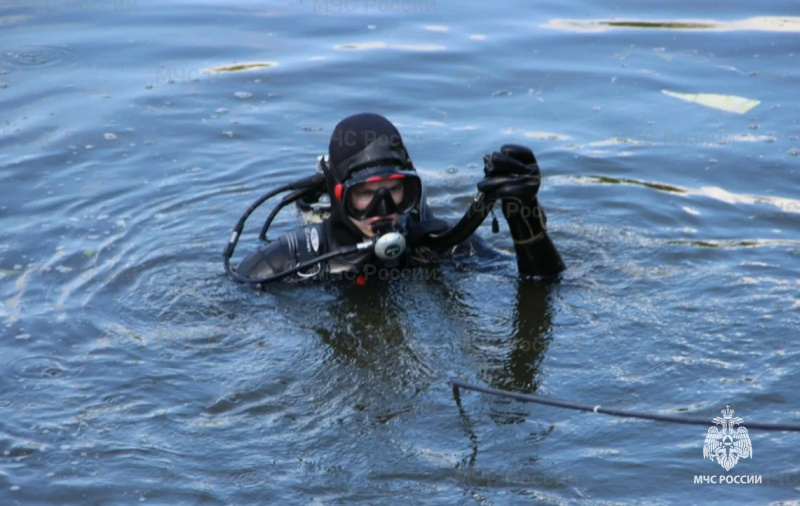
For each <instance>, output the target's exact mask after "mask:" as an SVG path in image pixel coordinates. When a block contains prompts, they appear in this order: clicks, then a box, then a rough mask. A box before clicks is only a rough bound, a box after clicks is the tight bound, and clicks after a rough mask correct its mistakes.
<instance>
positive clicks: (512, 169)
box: [478, 144, 566, 278]
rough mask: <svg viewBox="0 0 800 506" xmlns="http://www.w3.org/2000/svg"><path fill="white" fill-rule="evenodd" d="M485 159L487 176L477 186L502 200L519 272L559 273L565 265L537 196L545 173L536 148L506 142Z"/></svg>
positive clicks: (547, 274)
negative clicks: (535, 151) (540, 168)
mask: <svg viewBox="0 0 800 506" xmlns="http://www.w3.org/2000/svg"><path fill="white" fill-rule="evenodd" d="M483 160H484V173H485V174H486V177H485V178H484V180H483V181H481V182H480V183H478V190H480V191H482V192H484V193H485V194H486V196H487V198H489V199H491V200H492V201H494V200H497V199H499V200H501V201H502V204H503V216H505V218H506V221H507V222H508V228H509V229H510V230H511V237H512V238H513V239H514V251H515V252H516V254H517V266H518V268H519V272H520V273H521V274H523V275H527V276H538V277H549V278H552V277H555V276H557V275H558V274H559V273H560V272H561V271H563V270H564V269H566V265H564V261H563V260H562V259H561V255H559V253H558V250H557V249H556V247H555V245H554V244H553V241H552V240H551V239H550V237H548V235H547V227H546V223H547V217H546V216H545V214H544V210H543V209H542V206H540V205H539V200H538V199H537V198H536V194H537V193H538V192H539V185H540V184H541V182H542V177H541V173H540V172H539V165H538V164H537V163H536V158H535V157H534V156H533V152H532V151H531V150H530V149H528V148H526V147H524V146H517V145H513V144H506V145H505V146H503V147H501V148H500V152H499V153H498V152H494V153H492V154H491V156H490V155H486V156H485V157H484V159H483Z"/></svg>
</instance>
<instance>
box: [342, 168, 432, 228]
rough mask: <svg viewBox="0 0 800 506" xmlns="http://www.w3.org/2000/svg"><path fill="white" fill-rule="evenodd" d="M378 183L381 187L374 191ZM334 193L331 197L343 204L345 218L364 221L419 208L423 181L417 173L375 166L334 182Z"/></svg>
mask: <svg viewBox="0 0 800 506" xmlns="http://www.w3.org/2000/svg"><path fill="white" fill-rule="evenodd" d="M378 183H382V184H383V185H384V186H380V187H377V188H376V187H375V186H374V185H375V184H378ZM334 192H335V193H334V198H336V199H337V200H339V201H341V202H342V204H343V206H344V210H345V212H346V213H347V216H348V217H351V218H355V219H357V220H364V219H367V218H371V217H374V216H389V215H391V214H406V213H408V212H410V211H411V210H412V209H414V208H415V207H417V206H418V205H419V202H420V196H421V194H422V182H421V181H420V179H419V176H417V174H416V172H413V171H408V170H404V169H403V168H402V167H395V166H378V167H375V168H374V169H365V170H363V171H361V172H359V173H357V174H356V175H353V176H352V177H350V178H349V179H348V180H346V181H345V182H344V183H337V184H336V186H334Z"/></svg>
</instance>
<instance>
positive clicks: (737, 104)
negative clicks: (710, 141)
mask: <svg viewBox="0 0 800 506" xmlns="http://www.w3.org/2000/svg"><path fill="white" fill-rule="evenodd" d="M661 93H663V94H664V95H667V96H669V97H674V98H679V99H681V100H685V101H687V102H695V103H697V104H700V105H704V106H706V107H711V108H713V109H719V110H721V111H727V112H738V113H739V114H744V113H746V112H747V111H749V110H751V109H752V108H754V107H755V106H757V105H758V104H760V103H761V101H760V100H752V99H749V98H745V97H737V96H734V95H719V94H716V93H678V92H675V91H669V90H661Z"/></svg>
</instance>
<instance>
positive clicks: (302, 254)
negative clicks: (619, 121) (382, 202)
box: [237, 199, 565, 280]
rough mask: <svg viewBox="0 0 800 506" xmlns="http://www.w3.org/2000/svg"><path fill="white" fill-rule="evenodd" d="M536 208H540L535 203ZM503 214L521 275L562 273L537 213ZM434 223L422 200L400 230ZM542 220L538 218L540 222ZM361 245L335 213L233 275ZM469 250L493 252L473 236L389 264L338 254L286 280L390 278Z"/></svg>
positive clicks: (265, 272)
mask: <svg viewBox="0 0 800 506" xmlns="http://www.w3.org/2000/svg"><path fill="white" fill-rule="evenodd" d="M537 208H538V209H539V210H541V208H540V207H538V204H537ZM503 213H504V215H505V216H506V219H507V221H508V223H509V228H510V229H511V233H512V236H513V237H514V239H515V241H514V247H515V251H516V254H517V264H518V266H519V269H520V272H521V274H524V275H530V276H541V277H553V276H556V275H557V274H558V273H559V272H561V271H562V270H564V268H565V267H564V263H563V261H562V260H561V256H560V255H559V253H558V251H557V250H556V249H555V246H554V245H553V242H552V241H551V240H550V238H549V236H548V235H547V233H546V231H545V230H544V229H542V225H541V224H540V220H539V219H538V217H537V215H536V214H535V213H516V216H514V214H515V213H513V212H511V213H509V212H507V211H506V206H503ZM433 219H434V216H433V213H432V212H431V210H430V208H429V207H428V206H427V204H426V203H425V200H424V199H423V204H422V205H420V207H419V208H418V209H415V210H414V211H412V212H411V213H409V214H408V215H405V216H403V217H401V219H400V222H399V225H400V228H401V229H408V228H409V227H413V226H414V225H415V224H419V223H421V222H426V221H429V220H433ZM544 221H546V219H543V220H541V223H542V224H543V223H544ZM531 231H533V232H534V233H535V234H536V238H535V240H531V237H530V235H529V234H530V232H531ZM526 234H527V235H526ZM362 241H364V238H363V237H361V236H360V235H358V234H356V233H354V232H353V230H352V229H351V228H350V227H347V226H346V225H345V224H344V223H342V222H341V220H339V219H336V216H335V215H334V216H331V217H329V218H327V219H326V220H325V221H323V222H322V223H315V224H309V225H306V226H303V227H298V228H296V229H295V230H293V231H291V232H289V233H286V234H284V235H283V236H281V237H280V238H279V239H278V240H276V241H273V242H271V243H269V244H267V245H265V246H262V247H261V248H259V249H258V250H257V251H256V252H254V253H252V254H251V255H250V256H248V257H247V258H246V259H245V260H244V261H243V262H242V263H241V264H240V266H239V268H238V269H237V271H238V273H239V274H242V275H244V276H247V277H250V278H261V277H264V276H269V275H271V274H274V273H278V272H283V271H286V270H288V269H290V268H292V267H295V266H297V265H299V264H300V263H302V262H306V261H308V260H310V259H313V258H315V257H318V256H321V255H324V254H326V253H328V252H331V251H336V250H338V249H341V248H343V247H347V246H352V245H354V244H357V243H359V242H362ZM469 251H478V252H483V253H484V254H485V253H486V252H488V251H491V250H490V249H489V248H488V247H487V246H486V245H484V244H483V242H482V241H481V240H480V239H479V238H478V237H476V236H474V235H473V236H472V237H470V238H469V239H467V240H466V241H464V242H462V243H461V244H459V245H457V246H455V247H452V248H449V249H448V250H447V251H432V250H431V249H429V248H427V247H424V246H410V247H408V248H407V249H406V252H405V253H404V254H403V255H401V256H400V257H399V258H398V259H396V260H393V261H391V262H386V261H383V260H380V259H378V258H377V257H376V256H375V254H374V252H372V251H371V250H368V251H364V252H358V253H354V254H351V255H345V256H340V257H337V258H334V259H331V260H328V261H326V262H323V263H322V264H321V265H320V264H316V265H315V266H314V267H312V268H310V269H308V270H307V271H306V272H302V271H301V272H300V273H298V274H295V275H293V276H291V277H290V278H287V279H294V280H298V279H316V280H319V279H357V278H358V276H363V277H364V278H365V279H368V278H369V277H370V276H374V277H378V278H383V279H393V278H394V277H396V276H395V275H394V273H392V274H391V275H390V274H387V270H397V269H401V270H402V269H414V268H436V266H437V265H438V263H439V260H440V258H441V256H445V255H446V256H449V255H452V254H454V253H461V252H469Z"/></svg>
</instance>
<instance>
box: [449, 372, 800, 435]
mask: <svg viewBox="0 0 800 506" xmlns="http://www.w3.org/2000/svg"><path fill="white" fill-rule="evenodd" d="M450 384H451V385H452V386H453V394H454V395H455V397H456V399H457V400H458V399H459V394H458V389H459V388H463V389H464V390H474V391H476V392H481V393H484V394H489V395H497V396H500V397H508V398H509V399H515V400H518V401H522V402H535V403H537V404H546V405H548V406H556V407H559V408H566V409H575V410H578V411H591V412H592V413H597V414H603V415H611V416H620V417H623V418H642V419H644V420H655V421H658V422H672V423H685V424H690V425H706V426H707V425H708V424H709V423H710V422H709V420H708V419H706V418H698V417H688V416H672V415H657V414H652V413H640V412H637V411H623V410H619V409H609V408H604V407H602V406H600V405H596V406H590V405H588V404H578V403H576V402H569V401H562V400H558V399H546V398H544V397H539V396H536V395H526V394H519V393H516V392H508V391H506V390H499V389H496V388H489V387H482V386H479V385H472V384H470V383H466V382H464V381H461V380H457V379H451V380H450ZM747 428H748V429H760V430H775V431H783V432H800V425H796V424H784V423H758V422H748V423H747Z"/></svg>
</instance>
